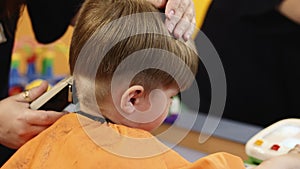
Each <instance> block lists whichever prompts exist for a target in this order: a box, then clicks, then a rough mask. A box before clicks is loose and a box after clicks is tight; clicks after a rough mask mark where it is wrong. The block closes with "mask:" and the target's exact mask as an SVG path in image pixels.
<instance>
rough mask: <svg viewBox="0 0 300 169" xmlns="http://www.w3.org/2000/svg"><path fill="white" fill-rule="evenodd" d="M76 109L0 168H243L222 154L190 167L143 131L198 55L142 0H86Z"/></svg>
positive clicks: (164, 109)
mask: <svg viewBox="0 0 300 169" xmlns="http://www.w3.org/2000/svg"><path fill="white" fill-rule="evenodd" d="M69 62H70V68H71V73H72V74H73V77H74V81H75V83H76V90H77V94H78V96H77V97H78V100H79V105H80V111H78V112H77V113H76V114H75V113H70V114H67V115H65V116H64V117H62V118H61V119H60V120H59V121H57V122H56V123H55V124H54V125H52V126H51V127H50V128H49V129H48V130H46V131H45V132H43V133H41V134H40V135H38V136H37V137H36V138H34V139H33V140H32V141H30V142H28V143H27V144H25V145H24V146H23V147H21V148H20V149H19V150H18V152H17V153H16V154H15V155H14V156H13V157H12V158H11V159H10V160H9V161H8V162H7V163H6V164H5V165H4V166H3V168H64V169H68V168H154V169H158V168H206V169H214V168H218V169H235V168H244V167H243V162H242V161H241V159H240V158H238V157H235V156H233V155H230V154H226V153H218V154H214V155H210V156H207V157H205V158H203V159H200V160H198V161H196V162H195V163H192V164H191V163H189V162H188V161H186V160H185V159H183V158H182V157H181V156H180V155H178V154H177V153H176V152H174V151H172V150H170V149H169V148H167V147H166V146H164V145H163V144H162V143H160V142H159V141H158V140H156V139H155V138H154V137H153V136H152V135H151V134H150V133H149V132H148V131H151V130H153V129H155V128H156V127H158V126H159V125H160V124H161V123H162V122H163V120H164V118H165V117H166V115H167V113H168V109H169V106H170V104H171V98H172V97H173V96H175V95H177V94H178V92H180V91H182V90H184V89H185V88H187V87H188V86H189V85H190V84H191V83H192V80H193V78H194V74H195V73H196V69H197V64H198V57H197V53H196V51H195V49H194V47H193V45H192V43H191V42H187V43H184V42H182V41H180V40H176V39H174V38H173V37H171V36H170V35H169V34H168V32H167V30H166V29H165V28H164V25H163V22H162V19H161V17H160V15H159V14H158V13H156V9H155V8H154V7H153V6H152V5H150V4H149V3H147V2H146V1H141V0H126V1H125V0H107V1H105V2H104V3H98V1H97V0H87V1H86V2H85V3H84V5H83V7H82V9H81V13H80V17H79V18H78V23H77V25H76V27H75V30H74V35H73V39H72V44H71V50H70V61H69Z"/></svg>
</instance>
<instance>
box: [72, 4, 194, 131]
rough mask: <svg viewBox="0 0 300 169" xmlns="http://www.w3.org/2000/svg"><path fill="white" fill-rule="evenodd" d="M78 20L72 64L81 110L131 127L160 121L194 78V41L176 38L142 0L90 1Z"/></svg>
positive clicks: (144, 127)
mask: <svg viewBox="0 0 300 169" xmlns="http://www.w3.org/2000/svg"><path fill="white" fill-rule="evenodd" d="M77 22H78V23H77V25H76V27H75V29H74V33H73V38H72V43H71V49H70V68H71V73H72V74H73V76H74V79H75V83H76V87H77V88H76V89H77V93H78V99H79V103H80V107H81V109H83V111H88V113H90V112H94V113H95V111H97V110H98V112H99V110H100V112H101V114H102V115H103V116H105V117H107V118H108V119H110V120H111V121H113V122H115V123H120V124H124V125H127V126H130V127H136V128H143V129H146V130H151V129H153V128H155V127H157V126H158V125H160V124H161V122H162V121H163V120H164V118H165V117H166V115H167V113H168V109H169V106H170V102H171V97H173V96H175V95H176V94H178V92H180V91H182V90H184V89H185V88H187V87H188V86H189V85H190V84H191V83H192V81H193V79H194V74H195V73H196V70H197V66H198V57H197V53H196V51H195V48H194V47H193V45H192V43H191V42H187V43H185V42H183V41H181V40H176V39H174V38H173V37H172V36H171V35H170V34H169V33H168V31H167V28H166V27H165V25H164V23H163V18H162V15H161V14H160V13H158V11H157V9H156V8H155V7H154V6H152V5H151V4H150V3H148V2H146V1H143V0H106V1H101V2H99V0H87V1H86V2H85V3H84V4H83V6H82V8H81V13H80V16H79V18H78V21H77ZM94 99H95V100H96V103H97V104H95V102H93V100H94Z"/></svg>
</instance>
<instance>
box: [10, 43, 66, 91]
mask: <svg viewBox="0 0 300 169" xmlns="http://www.w3.org/2000/svg"><path fill="white" fill-rule="evenodd" d="M61 55H62V56H61ZM67 56H68V48H67V46H66V45H65V44H63V43H59V42H56V43H55V44H52V45H51V44H50V45H41V44H38V43H36V42H35V40H34V39H28V38H24V39H23V40H19V41H18V42H16V44H15V48H14V52H13V57H12V62H11V70H10V82H9V85H10V88H9V95H15V94H17V93H20V92H22V91H23V90H24V88H26V89H29V88H33V87H36V86H39V85H40V83H41V82H42V81H43V80H46V81H48V83H49V88H50V86H53V85H55V84H56V83H57V82H58V81H60V80H61V79H63V78H65V77H66V76H67V75H68V73H66V74H65V75H60V76H58V75H55V74H54V67H53V66H54V59H55V57H66V58H67Z"/></svg>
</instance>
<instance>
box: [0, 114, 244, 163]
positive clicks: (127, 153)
mask: <svg viewBox="0 0 300 169" xmlns="http://www.w3.org/2000/svg"><path fill="white" fill-rule="evenodd" d="M2 168H3V169H16V168H18V169H29V168H30V169H39V168H42V169H53V168H54V169H58V168H62V169H75V168H76V169H81V168H82V169H89V168H91V169H94V168H101V169H109V168H122V169H126V168H128V169H129V168H130V169H132V168H138V169H140V168H144V169H160V168H168V169H172V168H174V169H175V168H176V169H178V168H185V169H192V168H197V169H202V168H203V169H204V168H205V169H241V168H244V165H243V161H242V160H241V159H240V158H239V157H236V156H233V155H230V154H227V153H216V154H212V155H209V156H206V157H204V158H201V159H199V160H198V161H196V162H194V163H190V162H188V161H187V160H185V159H184V158H183V157H181V156H180V155H179V154H178V153H176V152H175V151H173V150H172V149H169V148H168V147H166V146H165V145H163V144H162V143H161V142H159V141H158V140H157V139H156V138H155V137H154V136H152V135H151V134H150V133H149V132H146V131H144V130H140V129H134V128H129V127H126V126H123V125H117V124H111V123H103V124H101V123H99V122H97V121H93V120H91V119H88V118H86V117H84V116H81V115H77V114H75V113H70V114H67V115H65V116H63V117H62V118H60V119H59V120H58V121H57V122H56V123H54V124H53V125H52V126H51V127H49V128H48V129H47V130H45V131H44V132H42V133H41V134H39V135H38V136H36V137H35V138H33V139H32V140H31V141H29V142H27V143H26V144H25V145H24V146H22V147H21V148H20V149H19V150H18V151H17V152H16V153H15V154H14V155H13V156H12V157H11V158H10V159H9V160H8V161H7V162H6V163H5V164H4V165H3V167H2Z"/></svg>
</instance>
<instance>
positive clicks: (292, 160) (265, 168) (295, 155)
mask: <svg viewBox="0 0 300 169" xmlns="http://www.w3.org/2000/svg"><path fill="white" fill-rule="evenodd" d="M298 168H300V145H296V146H295V147H294V148H293V149H292V150H291V151H290V152H289V153H288V154H284V155H281V156H277V157H273V158H271V159H269V160H266V161H264V162H262V163H261V164H260V165H259V166H257V167H255V168H254V169H298Z"/></svg>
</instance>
